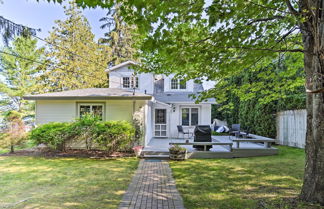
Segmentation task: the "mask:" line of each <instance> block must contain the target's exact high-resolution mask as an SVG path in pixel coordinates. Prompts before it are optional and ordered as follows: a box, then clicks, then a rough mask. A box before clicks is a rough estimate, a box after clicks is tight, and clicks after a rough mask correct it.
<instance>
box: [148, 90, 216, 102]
mask: <svg viewBox="0 0 324 209" xmlns="http://www.w3.org/2000/svg"><path fill="white" fill-rule="evenodd" d="M190 95H197V96H198V95H199V93H193V92H176V93H174V92H172V93H171V92H170V93H168V92H164V93H160V94H154V95H153V96H154V98H155V99H156V100H157V101H160V102H163V103H195V101H196V100H195V99H194V98H192V97H191V96H190ZM200 103H201V104H204V103H205V104H216V100H215V99H214V98H209V99H207V100H206V101H202V102H200Z"/></svg>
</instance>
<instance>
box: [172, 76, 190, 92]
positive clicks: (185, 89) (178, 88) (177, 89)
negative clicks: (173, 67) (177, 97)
mask: <svg viewBox="0 0 324 209" xmlns="http://www.w3.org/2000/svg"><path fill="white" fill-rule="evenodd" d="M173 79H177V78H170V82H169V83H170V88H169V89H170V91H187V89H188V82H187V81H186V88H184V89H180V80H184V79H179V78H178V79H177V80H178V87H177V88H176V89H173V88H172V80H173Z"/></svg>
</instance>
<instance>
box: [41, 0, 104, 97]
mask: <svg viewBox="0 0 324 209" xmlns="http://www.w3.org/2000/svg"><path fill="white" fill-rule="evenodd" d="M64 9H65V11H64V13H65V15H66V17H67V18H66V19H65V20H57V21H56V26H55V27H53V30H52V31H51V32H50V35H49V37H48V38H46V42H47V44H46V46H47V47H46V48H47V50H46V57H47V60H48V63H49V67H48V68H47V69H46V71H45V72H43V74H42V75H41V76H40V78H39V81H40V82H41V85H40V89H41V90H43V91H62V90H72V89H79V88H90V87H105V86H107V85H108V82H107V79H105V78H107V76H106V74H105V71H104V70H105V69H106V67H107V62H108V61H107V60H108V57H109V56H110V52H109V51H108V47H106V46H102V45H99V44H97V43H96V42H95V41H94V34H93V33H92V32H91V28H90V25H89V23H88V20H87V19H86V18H85V17H84V16H83V15H82V14H81V11H80V10H79V9H78V8H77V6H76V4H75V3H73V2H70V3H69V6H68V7H64Z"/></svg>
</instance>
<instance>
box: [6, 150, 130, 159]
mask: <svg viewBox="0 0 324 209" xmlns="http://www.w3.org/2000/svg"><path fill="white" fill-rule="evenodd" d="M0 156H35V157H82V158H95V159H96V158H98V159H100V158H120V157H134V156H135V154H134V153H133V152H114V153H112V154H110V155H108V154H107V153H106V152H104V151H102V150H83V149H67V150H65V151H51V150H46V151H40V150H37V149H25V150H17V151H15V152H14V153H5V154H0Z"/></svg>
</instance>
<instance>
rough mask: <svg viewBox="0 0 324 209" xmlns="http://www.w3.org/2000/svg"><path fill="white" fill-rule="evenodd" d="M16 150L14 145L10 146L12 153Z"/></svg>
mask: <svg viewBox="0 0 324 209" xmlns="http://www.w3.org/2000/svg"><path fill="white" fill-rule="evenodd" d="M14 152H15V150H14V145H10V153H14Z"/></svg>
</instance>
